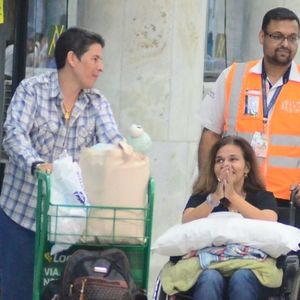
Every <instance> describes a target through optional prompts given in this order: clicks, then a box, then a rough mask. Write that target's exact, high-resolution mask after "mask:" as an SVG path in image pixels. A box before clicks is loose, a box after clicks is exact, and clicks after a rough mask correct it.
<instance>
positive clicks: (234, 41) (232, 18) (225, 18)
mask: <svg viewBox="0 0 300 300" xmlns="http://www.w3.org/2000/svg"><path fill="white" fill-rule="evenodd" d="M257 4H258V1H257V0H255V1H254V0H253V1H246V0H239V1H236V0H223V1H222V0H207V26H206V51H205V66H204V81H215V80H216V78H217V77H218V75H219V74H220V73H221V72H222V70H224V68H226V67H227V66H229V65H231V64H232V63H233V62H238V61H243V60H249V58H251V57H250V54H251V52H250V53H249V47H248V46H247V45H248V39H247V37H248V38H249V35H250V33H251V32H255V33H256V36H257V34H258V28H257V27H258V26H259V24H260V22H261V20H260V19H257V13H256V18H254V22H253V20H252V23H254V24H252V23H251V22H250V16H252V15H254V14H255V5H257ZM253 26H254V27H255V28H253ZM251 43H252V44H253V45H256V44H257V39H255V40H253V39H252V40H251ZM253 54H254V53H252V55H251V56H253ZM252 58H253V57H252Z"/></svg>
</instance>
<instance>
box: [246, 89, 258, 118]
mask: <svg viewBox="0 0 300 300" xmlns="http://www.w3.org/2000/svg"><path fill="white" fill-rule="evenodd" d="M259 99H260V91H258V90H246V95H245V112H244V113H245V115H250V116H257V115H258V109H259Z"/></svg>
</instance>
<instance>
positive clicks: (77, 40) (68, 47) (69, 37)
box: [54, 27, 105, 70]
mask: <svg viewBox="0 0 300 300" xmlns="http://www.w3.org/2000/svg"><path fill="white" fill-rule="evenodd" d="M93 44H100V45H101V46H102V48H104V46H105V41H104V39H103V38H102V36H101V35H99V34H97V33H94V32H91V31H88V30H85V29H82V28H78V27H71V28H69V29H67V30H66V31H64V32H63V33H62V34H61V35H60V37H59V38H58V40H57V42H56V46H55V50H54V57H55V62H56V67H57V69H58V70H59V69H61V68H63V67H64V66H65V64H66V58H67V54H68V52H69V51H73V52H74V53H75V55H76V56H77V57H78V59H80V58H81V56H82V55H83V54H84V53H85V52H86V51H88V49H89V47H90V46H91V45H93Z"/></svg>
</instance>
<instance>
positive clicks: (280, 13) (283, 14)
mask: <svg viewBox="0 0 300 300" xmlns="http://www.w3.org/2000/svg"><path fill="white" fill-rule="evenodd" d="M272 20H275V21H281V20H290V21H294V20H295V21H297V23H298V29H300V21H299V18H298V16H297V15H296V14H295V13H294V12H293V11H291V10H289V9H287V8H285V7H276V8H273V9H271V10H269V11H268V12H267V13H266V14H265V15H264V18H263V21H262V25H261V29H262V31H263V32H267V27H268V25H269V23H270V22H271V21H272Z"/></svg>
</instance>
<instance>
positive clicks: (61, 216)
mask: <svg viewBox="0 0 300 300" xmlns="http://www.w3.org/2000/svg"><path fill="white" fill-rule="evenodd" d="M64 205H67V206H64ZM88 206H89V202H88V199H87V196H86V193H85V191H84V186H83V181H82V177H81V170H80V167H79V165H78V164H77V163H76V162H73V160H72V157H70V156H66V157H63V158H60V159H58V160H56V161H54V162H53V171H52V174H51V199H50V208H49V217H50V228H49V229H50V232H49V240H50V241H52V242H55V245H54V246H53V247H52V248H51V254H55V253H58V252H60V251H63V250H65V249H68V248H69V247H70V246H71V245H72V244H74V243H76V242H77V241H78V240H79V238H80V236H81V234H82V233H83V232H84V230H85V227H86V220H87V217H88Z"/></svg>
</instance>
